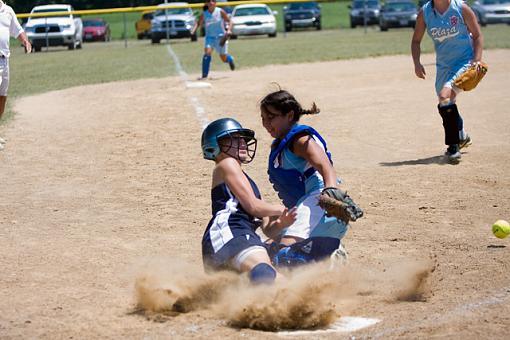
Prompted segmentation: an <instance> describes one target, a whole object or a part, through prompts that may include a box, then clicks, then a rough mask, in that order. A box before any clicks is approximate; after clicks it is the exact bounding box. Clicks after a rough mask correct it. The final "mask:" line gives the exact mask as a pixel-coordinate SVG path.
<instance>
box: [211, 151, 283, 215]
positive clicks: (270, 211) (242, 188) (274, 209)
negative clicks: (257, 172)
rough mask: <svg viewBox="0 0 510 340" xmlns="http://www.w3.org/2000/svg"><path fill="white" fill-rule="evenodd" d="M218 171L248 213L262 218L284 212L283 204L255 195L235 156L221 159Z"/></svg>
mask: <svg viewBox="0 0 510 340" xmlns="http://www.w3.org/2000/svg"><path fill="white" fill-rule="evenodd" d="M217 171H218V175H219V176H220V177H221V178H222V179H223V181H224V182H225V183H226V184H227V186H228V187H229V189H230V190H232V192H233V194H234V196H235V197H236V198H237V199H238V200H239V202H240V203H241V205H242V206H243V208H244V209H245V210H246V212H247V213H248V214H250V215H253V216H256V217H259V218H262V217H264V216H279V215H281V214H282V213H283V211H284V209H285V208H284V207H283V206H281V205H273V204H269V203H267V202H264V201H262V200H260V199H258V198H257V197H256V196H255V193H254V192H253V189H252V187H251V185H250V182H249V181H248V179H247V178H246V176H245V175H244V173H243V171H242V169H241V167H240V166H239V163H238V162H237V160H235V159H234V158H231V157H228V158H225V159H222V160H221V161H219V162H218V164H217Z"/></svg>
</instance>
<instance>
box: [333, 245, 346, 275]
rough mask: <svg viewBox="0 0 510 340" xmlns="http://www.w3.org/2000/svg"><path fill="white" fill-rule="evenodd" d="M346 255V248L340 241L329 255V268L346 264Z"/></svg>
mask: <svg viewBox="0 0 510 340" xmlns="http://www.w3.org/2000/svg"><path fill="white" fill-rule="evenodd" d="M348 257H349V256H348V255H347V250H345V248H344V245H343V244H342V243H341V242H340V245H339V246H338V249H336V250H335V251H334V252H333V253H332V254H331V255H330V257H329V258H330V263H331V264H330V266H329V269H330V270H334V269H336V268H340V267H342V266H344V265H346V264H347V260H348Z"/></svg>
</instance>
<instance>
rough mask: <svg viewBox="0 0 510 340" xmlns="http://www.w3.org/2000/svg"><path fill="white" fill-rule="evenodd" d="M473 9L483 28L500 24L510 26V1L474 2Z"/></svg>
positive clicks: (490, 0) (480, 0)
mask: <svg viewBox="0 0 510 340" xmlns="http://www.w3.org/2000/svg"><path fill="white" fill-rule="evenodd" d="M471 8H472V9H473V12H475V14H476V17H477V19H478V22H479V23H480V25H482V26H486V25H487V24H499V23H506V24H509V25H510V0H478V1H475V2H473V4H472V5H471Z"/></svg>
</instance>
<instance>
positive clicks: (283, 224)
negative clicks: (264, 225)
mask: <svg viewBox="0 0 510 340" xmlns="http://www.w3.org/2000/svg"><path fill="white" fill-rule="evenodd" d="M296 217H297V208H296V207H294V208H292V209H287V208H285V209H284V210H283V213H282V214H281V215H280V216H279V217H278V218H277V219H276V221H275V224H276V225H278V227H279V228H287V227H288V226H290V225H291V224H292V223H294V222H295V221H296Z"/></svg>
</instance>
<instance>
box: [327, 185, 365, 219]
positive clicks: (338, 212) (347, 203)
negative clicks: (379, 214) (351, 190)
mask: <svg viewBox="0 0 510 340" xmlns="http://www.w3.org/2000/svg"><path fill="white" fill-rule="evenodd" d="M318 204H319V206H320V207H321V208H322V209H324V210H325V211H326V215H327V216H333V217H336V218H338V219H339V220H342V221H343V222H345V223H349V222H350V221H353V222H354V221H356V220H357V219H358V218H361V217H362V216H363V210H361V208H360V207H359V206H358V205H357V204H356V203H354V201H353V200H352V199H351V198H350V197H349V195H347V193H346V192H343V191H342V190H340V189H338V188H334V187H330V188H324V190H322V193H321V195H320V197H319V203H318Z"/></svg>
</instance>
